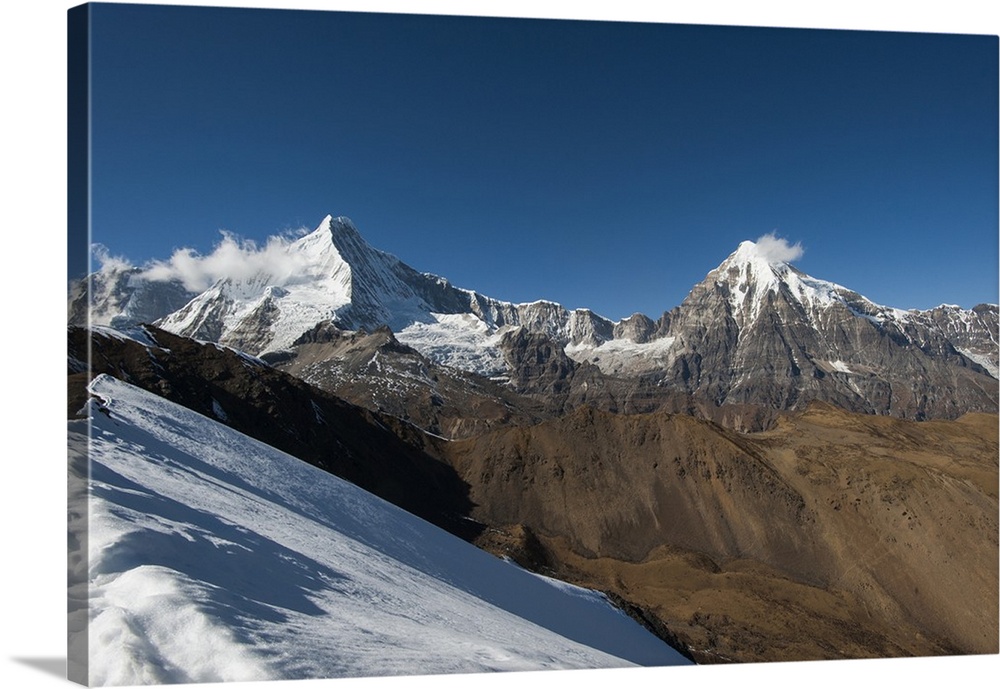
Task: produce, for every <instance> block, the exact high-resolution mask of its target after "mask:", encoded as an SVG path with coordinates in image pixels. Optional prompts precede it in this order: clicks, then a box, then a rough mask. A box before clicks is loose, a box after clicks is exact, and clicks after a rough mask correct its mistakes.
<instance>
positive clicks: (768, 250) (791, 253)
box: [757, 232, 805, 263]
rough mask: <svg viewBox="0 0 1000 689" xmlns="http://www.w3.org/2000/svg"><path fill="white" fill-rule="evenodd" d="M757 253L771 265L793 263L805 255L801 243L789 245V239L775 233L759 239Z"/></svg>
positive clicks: (769, 233)
mask: <svg viewBox="0 0 1000 689" xmlns="http://www.w3.org/2000/svg"><path fill="white" fill-rule="evenodd" d="M757 251H758V252H759V253H760V255H761V256H763V257H764V258H766V259H767V260H768V261H769V262H771V263H791V262H792V261H797V260H799V259H800V258H802V254H803V253H805V249H803V248H802V244H801V243H799V242H795V244H789V243H788V240H787V239H782V238H781V237H777V236H775V234H774V233H773V232H768V233H767V234H765V235H761V236H760V237H758V238H757Z"/></svg>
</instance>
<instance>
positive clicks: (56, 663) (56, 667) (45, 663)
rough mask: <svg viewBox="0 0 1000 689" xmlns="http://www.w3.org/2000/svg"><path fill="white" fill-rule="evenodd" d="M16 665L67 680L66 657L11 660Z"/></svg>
mask: <svg viewBox="0 0 1000 689" xmlns="http://www.w3.org/2000/svg"><path fill="white" fill-rule="evenodd" d="M11 660H13V661H14V662H16V663H21V665H27V666H28V667H31V668H34V669H36V670H39V671H41V672H44V673H45V674H47V675H54V676H56V677H59V678H60V679H66V656H47V657H41V658H11Z"/></svg>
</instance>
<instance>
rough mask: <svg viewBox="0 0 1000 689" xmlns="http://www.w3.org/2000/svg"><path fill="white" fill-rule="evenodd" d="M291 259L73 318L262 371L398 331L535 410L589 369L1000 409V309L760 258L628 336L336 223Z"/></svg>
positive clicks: (129, 287) (81, 308)
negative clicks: (211, 350) (161, 333)
mask: <svg viewBox="0 0 1000 689" xmlns="http://www.w3.org/2000/svg"><path fill="white" fill-rule="evenodd" d="M281 251H282V254H281V256H280V257H279V258H280V260H277V261H275V262H274V265H275V266H278V267H277V268H274V267H272V268H268V269H266V270H265V269H261V270H259V271H257V272H255V273H252V274H249V275H247V274H244V275H240V276H229V277H223V278H221V279H219V280H217V281H216V282H215V283H214V284H212V285H211V286H210V287H209V288H208V289H207V290H205V291H204V292H202V293H200V294H192V293H190V292H188V291H187V290H186V289H185V288H184V286H183V285H182V284H181V283H179V282H176V281H174V282H155V281H152V280H150V279H148V278H146V277H143V273H142V271H140V270H138V269H134V268H133V269H128V270H123V269H119V271H118V273H116V274H114V275H112V274H110V273H108V272H102V273H95V274H94V275H92V276H90V278H89V279H88V282H87V283H86V284H85V286H83V287H80V288H78V289H76V290H75V292H74V294H73V295H72V298H71V303H70V320H71V322H75V323H77V324H82V323H83V322H84V321H85V318H84V316H85V315H86V313H87V308H86V307H87V305H88V303H89V305H90V313H91V318H92V320H93V322H95V323H98V324H112V325H115V324H116V323H117V324H119V325H129V324H134V323H137V322H140V321H146V322H154V321H155V322H156V323H157V325H159V326H160V327H162V328H163V329H165V330H168V331H171V332H174V333H176V334H178V335H183V336H187V337H191V338H195V339H199V340H207V341H212V342H217V343H220V344H223V345H227V346H231V347H234V348H236V349H240V350H243V351H246V352H248V353H250V354H253V355H263V354H269V353H276V352H281V351H284V350H289V349H294V348H295V347H296V346H297V344H296V343H297V342H299V341H300V339H301V338H302V337H303V335H304V334H305V333H307V332H310V331H312V330H313V329H314V328H315V327H316V326H317V325H318V324H320V323H326V324H329V326H330V327H335V328H337V329H339V330H342V331H361V330H363V331H366V332H373V331H375V330H377V329H378V328H380V327H385V326H388V327H389V328H390V329H391V330H392V331H393V333H394V334H395V336H396V338H397V339H398V340H399V342H400V343H403V344H404V345H407V346H409V347H412V348H413V349H414V350H416V351H417V352H419V353H420V354H421V355H423V356H425V357H427V359H428V360H430V361H432V362H435V363H436V364H441V365H445V366H450V367H453V368H458V369H461V370H463V371H468V372H473V373H477V374H480V375H483V376H488V377H491V378H493V379H495V380H498V381H501V382H503V381H509V382H514V381H516V383H517V387H518V388H519V389H520V391H522V392H526V393H535V394H538V395H544V394H549V392H547V391H552V390H559V389H562V390H571V389H572V384H571V379H573V378H574V377H575V376H576V375H577V372H578V369H580V367H586V368H587V370H588V371H589V373H588V374H587V380H588V381H591V382H595V381H596V382H599V381H597V379H596V378H594V375H595V374H594V370H599V375H601V376H604V377H606V378H609V377H610V378H614V379H616V380H625V381H628V380H634V381H637V382H636V385H638V386H639V388H641V394H643V395H649V394H654V393H655V391H656V390H669V391H674V392H677V393H683V394H687V395H693V396H696V397H698V398H700V399H704V400H707V401H708V402H710V403H711V404H713V405H728V404H752V405H761V406H765V407H770V408H774V409H798V408H803V407H804V405H806V404H808V402H810V401H812V400H820V401H826V402H831V403H834V404H837V405H840V406H842V407H844V408H846V409H849V410H852V411H861V412H865V413H875V414H891V415H895V416H901V417H905V418H917V419H921V418H936V417H940V418H954V417H956V416H959V415H961V414H962V413H964V412H966V411H995V410H996V409H997V399H998V391H997V375H998V348H997V328H998V309H997V306H996V305H993V304H982V305H979V306H976V307H975V308H974V309H971V310H966V309H961V308H958V307H951V306H941V307H938V308H936V309H931V310H929V311H916V310H912V311H903V310H900V309H896V308H891V307H886V306H882V305H879V304H876V303H874V302H872V301H870V300H869V299H866V298H865V297H863V296H862V295H860V294H858V293H857V292H854V291H852V290H850V289H848V288H846V287H842V286H840V285H837V284H835V283H832V282H828V281H825V280H820V279H816V278H813V277H811V276H809V275H806V274H805V273H803V272H802V271H800V270H798V269H797V268H795V267H794V266H793V265H791V264H790V263H789V262H787V261H785V260H779V259H776V258H775V257H774V255H773V252H770V251H768V250H767V247H764V246H761V245H760V244H759V243H755V242H750V241H746V242H743V243H741V244H740V245H739V246H738V247H737V249H736V251H734V252H733V253H732V254H730V256H728V257H727V258H726V259H725V260H724V261H723V262H722V263H721V264H720V265H719V266H718V267H717V268H715V269H714V270H712V271H711V272H709V273H708V275H707V276H706V278H705V279H704V280H703V281H702V282H701V283H699V284H697V285H695V286H694V288H693V289H692V290H691V292H690V293H689V294H688V296H687V297H686V298H685V300H684V301H683V302H682V303H681V304H680V305H679V306H677V307H675V308H674V309H672V310H671V311H668V312H665V313H664V314H663V315H662V316H661V317H660V318H659V319H657V320H653V319H651V318H649V317H647V316H645V315H643V314H635V315H633V316H631V317H629V318H626V319H623V320H622V321H619V322H617V323H616V322H613V321H611V320H609V319H606V318H603V317H602V316H599V315H597V314H595V313H593V312H591V311H589V310H587V309H576V310H568V309H566V308H564V307H563V306H561V305H559V304H556V303H554V302H549V301H536V302H531V303H526V304H512V303H509V302H504V301H500V300H497V299H493V298H491V297H488V296H485V295H482V294H480V293H478V292H475V291H472V290H468V289H462V288H458V287H455V286H453V285H452V284H451V283H449V282H448V281H447V280H446V279H445V278H442V277H439V276H436V275H431V274H428V273H421V272H418V271H417V270H415V269H413V268H411V267H410V266H408V265H406V264H405V263H403V262H402V261H400V260H399V259H397V258H396V257H394V256H392V255H390V254H387V253H385V252H383V251H379V250H377V249H374V248H372V247H371V246H369V245H368V243H367V242H365V240H364V239H363V237H362V236H361V234H360V233H359V232H358V230H357V228H356V227H355V226H354V224H353V223H352V222H351V221H350V220H349V219H347V218H344V217H336V218H335V217H332V216H327V217H326V218H324V219H323V221H322V222H321V223H320V224H319V226H318V227H317V228H316V229H315V230H314V231H313V232H311V233H309V234H307V235H305V236H303V237H301V238H299V239H298V240H296V241H293V242H288V243H287V244H285V245H283V246H282V248H281ZM518 333H520V335H518ZM529 336H530V337H529ZM581 380H582V379H581ZM591 382H588V383H587V386H590V385H591ZM629 385H631V384H629V383H622V384H617V389H626V388H628V387H629ZM585 387H586V386H585ZM632 387H635V386H632ZM639 388H636V389H639ZM577 397H578V399H579V400H581V401H582V402H584V403H588V404H589V403H592V401H591V399H590V398H588V397H587V395H585V394H582V393H581V394H579V395H577ZM608 406H610V407H612V408H614V407H615V406H616V404H615V403H608Z"/></svg>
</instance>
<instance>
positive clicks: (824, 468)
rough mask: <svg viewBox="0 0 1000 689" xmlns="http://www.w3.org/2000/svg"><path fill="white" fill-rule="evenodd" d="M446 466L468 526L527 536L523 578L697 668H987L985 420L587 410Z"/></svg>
mask: <svg viewBox="0 0 1000 689" xmlns="http://www.w3.org/2000/svg"><path fill="white" fill-rule="evenodd" d="M441 452H442V454H443V455H445V456H446V457H447V458H448V459H449V461H450V462H451V463H452V464H453V465H454V466H455V467H456V469H457V470H458V473H459V474H460V475H461V476H462V478H463V479H464V480H465V481H466V482H468V483H469V484H470V485H471V486H472V488H471V493H470V498H471V499H472V501H473V502H474V503H476V507H475V508H474V510H473V516H474V517H475V518H477V519H478V520H479V521H481V522H484V523H487V524H494V525H496V524H510V525H519V528H521V529H522V530H523V529H526V530H527V531H528V532H529V533H530V534H531V535H532V540H533V545H534V548H533V554H532V555H531V556H530V557H527V556H525V558H526V559H527V560H528V561H529V562H528V564H532V561H533V562H534V563H535V564H536V565H537V566H543V567H547V568H548V569H549V570H550V571H553V572H554V573H556V574H559V575H562V576H565V577H568V578H570V579H573V580H575V581H578V582H581V583H584V584H587V585H591V586H596V587H597V588H602V589H605V590H609V591H610V592H612V593H614V594H617V595H619V596H621V597H622V598H623V599H624V600H625V601H626V602H628V603H630V604H632V605H634V606H638V607H637V611H640V610H639V609H641V611H645V612H646V614H647V615H648V617H649V618H650V620H651V621H650V624H651V626H654V627H655V626H656V625H666V628H667V630H668V631H666V632H663V635H664V636H665V637H667V638H669V637H670V635H674V636H675V637H676V638H677V639H678V640H679V641H681V643H682V644H683V645H686V646H687V647H688V648H689V649H691V651H692V654H693V655H694V656H695V657H696V658H697V659H698V660H700V661H702V662H706V661H708V662H711V661H719V660H741V661H750V660H802V659H810V658H838V657H865V656H889V655H892V656H894V655H927V654H939V653H996V652H997V647H998V644H997V627H998V621H997V606H998V596H997V581H998V565H997V554H998V541H997V456H998V444H997V417H996V416H995V415H984V414H976V415H967V416H965V417H963V418H962V419H961V420H958V421H935V422H921V423H918V422H911V421H902V420H898V419H891V418H886V417H876V416H864V415H858V414H852V413H848V412H844V411H841V410H839V409H837V408H835V407H833V406H831V405H827V404H813V405H811V406H810V407H809V408H808V409H807V410H806V411H804V412H801V413H799V414H796V415H788V416H784V417H782V418H781V420H780V421H779V423H778V424H777V426H776V428H775V429H774V430H772V431H769V432H766V433H758V434H740V433H736V432H733V431H728V430H725V429H723V428H721V427H720V426H718V425H715V424H712V423H710V422H706V421H701V420H698V419H694V418H690V417H686V416H675V415H669V414H664V413H656V414H646V415H630V416H623V415H615V414H610V413H605V412H598V411H595V410H592V409H582V410H578V411H576V412H574V413H572V414H570V415H569V416H567V417H564V418H562V419H559V420H555V421H549V422H545V423H542V424H539V425H536V426H532V427H519V428H508V429H504V430H500V431H495V432H492V433H489V434H487V435H484V436H481V437H478V438H474V439H470V440H465V441H455V442H451V443H442V446H441ZM484 539H485V541H484V544H486V545H492V546H493V549H494V550H504V549H507V550H508V551H512V552H511V554H514V555H519V554H520V555H522V556H523V555H524V554H523V553H518V552H517V547H516V543H514V544H513V545H512V541H511V539H507V540H505V539H503V538H499V537H497V536H496V534H495V533H494V536H493V537H492V539H489V538H486V537H484ZM491 540H492V543H490V541H491ZM516 540H517V539H514V541H516ZM521 540H522V541H523V539H521ZM539 553H541V554H539ZM661 631H662V630H661Z"/></svg>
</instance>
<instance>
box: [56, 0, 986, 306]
mask: <svg viewBox="0 0 1000 689" xmlns="http://www.w3.org/2000/svg"><path fill="white" fill-rule="evenodd" d="M92 39H93V52H92V56H93V62H92V67H93V72H92V104H93V132H92V144H93V149H92V150H93V168H92V169H93V197H92V198H93V206H92V232H93V241H95V242H99V243H101V244H104V245H106V246H107V247H108V248H109V249H110V251H111V252H112V253H113V254H118V255H123V256H126V257H128V258H129V259H131V260H132V261H135V262H137V263H142V262H144V261H146V260H149V259H152V258H164V259H165V258H167V257H168V256H169V255H170V253H171V251H172V250H173V249H175V248H177V247H182V246H188V247H192V248H194V249H196V250H197V251H199V252H201V253H208V252H210V251H211V249H212V247H213V245H214V244H215V243H216V242H217V241H218V240H219V232H218V231H219V230H220V229H226V230H229V231H232V232H234V233H236V234H237V235H239V236H241V237H245V238H251V239H256V240H258V241H260V240H263V239H264V238H265V237H266V236H267V235H269V234H274V233H276V232H279V231H282V230H289V229H295V228H299V227H303V226H305V227H309V228H310V229H311V228H312V227H314V226H315V225H316V224H318V223H319V221H320V220H321V219H322V218H323V216H324V215H326V214H327V213H331V214H333V215H346V216H348V217H350V218H352V219H353V220H354V222H355V224H356V225H357V226H358V228H359V230H360V231H361V233H362V235H364V236H365V238H366V239H367V240H368V241H369V243H370V244H372V245H373V246H375V247H376V248H379V249H382V250H384V251H388V252H389V253H392V254H394V255H396V256H398V257H399V258H400V259H402V260H403V261H405V262H407V263H408V264H410V265H411V266H413V267H414V268H416V269H418V270H421V271H428V272H433V273H437V274H439V275H443V276H445V277H447V278H448V279H450V280H451V281H452V282H453V283H454V284H457V285H459V286H462V287H468V288H473V289H476V290H478V291H480V292H483V293H485V294H488V295H490V296H494V297H497V298H501V299H506V300H511V301H531V300H534V299H539V298H546V299H552V300H555V301H559V302H561V303H563V304H565V305H566V306H568V307H589V308H592V309H594V310H595V311H597V312H598V313H601V314H603V315H605V316H608V317H611V318H615V319H617V318H621V317H624V316H627V315H629V314H630V313H633V312H635V311H641V312H644V313H647V314H649V315H651V316H654V317H655V316H658V315H659V314H660V313H661V312H662V311H664V310H666V309H669V308H672V307H673V306H676V305H677V304H678V303H680V301H681V300H682V299H683V298H684V296H685V295H686V294H687V292H688V290H689V289H690V288H691V287H692V286H693V285H694V284H695V283H696V282H698V281H700V280H701V279H703V278H704V276H705V274H706V273H707V272H708V271H709V270H711V269H712V268H714V267H715V266H716V265H718V264H719V263H720V262H721V261H722V260H723V259H724V258H725V257H726V256H727V255H728V254H729V253H730V252H732V251H733V250H734V249H735V248H736V246H737V244H738V243H739V242H740V241H741V240H744V239H755V238H757V237H758V236H760V235H763V234H765V233H768V232H775V233H777V234H778V235H779V236H781V237H785V238H787V239H788V240H789V241H791V242H801V244H802V245H803V247H804V248H805V254H804V256H803V257H802V258H801V259H800V260H799V261H797V263H796V265H798V266H799V267H800V268H801V269H803V270H805V271H806V272H808V273H810V274H811V275H813V276H815V277H819V278H824V279H828V280H832V281H834V282H838V283H840V284H843V285H846V286H848V287H851V288H853V289H856V290H858V291H859V292H861V293H862V294H865V295H866V296H868V297H869V298H871V299H873V300H875V301H877V302H879V303H883V304H888V305H891V306H897V307H901V308H914V307H916V308H928V307H931V306H935V305H937V304H940V303H957V304H960V305H962V306H965V307H971V306H973V305H974V304H976V303H979V302H983V301H991V302H996V301H997V281H998V258H997V256H998V234H997V232H998V230H997V228H998V217H997V205H998V199H997V195H998V171H997V151H998V140H997V121H998V113H997V99H998V86H997V84H998V71H997V38H996V37H990V36H970V35H964V36H963V35H933V34H905V33H888V32H859V31H853V32H851V31H831V30H803V29H757V28H737V27H697V26H680V25H665V24H636V23H623V22H618V23H601V22H582V21H556V20H528V19H521V20H519V19H476V18H464V17H427V16H403V15H385V14H351V13H336V12H317V11H311V12H298V11H286V10H250V9H247V10H238V9H211V8H203V7H193V8H192V7H157V6H148V5H147V6H123V5H96V6H94V10H93V33H92ZM71 270H72V265H71Z"/></svg>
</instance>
